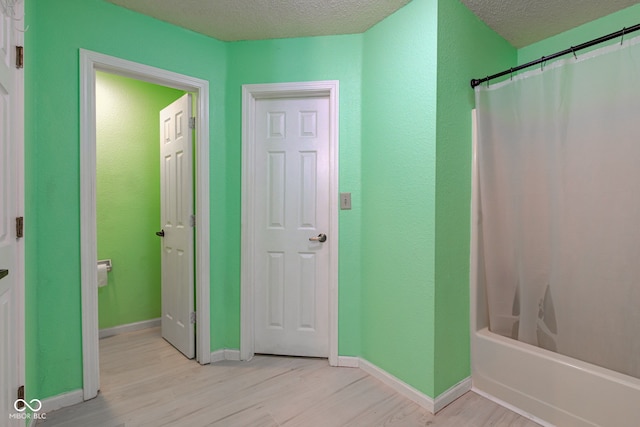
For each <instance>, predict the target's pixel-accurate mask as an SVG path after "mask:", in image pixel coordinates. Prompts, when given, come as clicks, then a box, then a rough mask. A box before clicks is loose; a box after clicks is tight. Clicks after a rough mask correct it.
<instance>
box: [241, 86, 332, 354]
mask: <svg viewBox="0 0 640 427" xmlns="http://www.w3.org/2000/svg"><path fill="white" fill-rule="evenodd" d="M255 147H256V163H255V193H254V195H253V197H254V200H255V206H256V211H255V218H254V221H255V222H254V226H255V230H256V236H255V248H254V250H255V255H254V260H255V275H254V277H255V302H254V306H255V317H254V319H255V352H256V353H269V354H281V355H291V356H312V357H328V356H329V308H328V307H329V306H328V300H329V259H330V250H331V247H330V246H329V243H328V242H327V240H328V239H335V238H337V236H332V235H330V232H329V223H330V203H329V193H330V191H329V190H330V183H329V176H330V175H329V173H330V167H329V166H330V162H329V147H330V144H329V97H328V96H325V97H313V96H312V97H309V98H289V99H286V98H285V99H260V100H258V101H257V102H256V125H255Z"/></svg>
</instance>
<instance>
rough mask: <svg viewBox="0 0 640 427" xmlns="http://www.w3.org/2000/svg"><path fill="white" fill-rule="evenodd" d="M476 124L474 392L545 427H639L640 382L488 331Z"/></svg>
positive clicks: (472, 308)
mask: <svg viewBox="0 0 640 427" xmlns="http://www.w3.org/2000/svg"><path fill="white" fill-rule="evenodd" d="M472 122H473V136H474V137H473V167H472V177H473V183H472V188H473V191H472V201H471V205H472V226H471V265H470V284H471V313H470V314H471V316H470V319H471V378H472V382H473V389H474V390H475V391H476V392H478V393H479V394H481V395H484V396H485V397H488V398H490V399H492V400H494V401H496V402H498V403H500V404H502V405H504V406H507V407H509V408H510V409H513V410H515V411H516V412H518V413H520V414H522V415H524V416H526V417H527V418H530V419H532V420H534V421H536V422H538V423H539V424H541V425H546V426H553V425H555V426H559V427H565V426H567V427H570V426H603V427H604V426H612V427H627V426H628V427H638V426H640V380H639V379H637V378H634V377H631V376H628V375H624V374H620V373H618V372H615V371H612V370H609V369H605V368H602V367H599V366H595V365H592V364H590V363H586V362H582V361H580V360H576V359H573V358H570V357H567V356H563V355H561V354H557V353H553V352H550V351H547V350H544V349H541V348H538V347H535V346H532V345H529V344H525V343H522V342H520V341H516V340H512V339H509V338H505V337H503V336H501V335H497V334H494V333H491V332H490V331H489V329H488V320H487V319H488V316H487V309H486V303H485V301H486V296H485V289H484V283H483V281H482V277H483V275H482V274H481V273H482V272H481V271H480V272H479V263H478V250H477V245H478V236H477V227H476V225H477V211H478V202H477V198H476V194H477V188H476V186H477V179H476V132H475V129H476V127H475V111H474V113H473V115H472ZM479 273H480V274H479ZM638 357H640V354H639V355H638Z"/></svg>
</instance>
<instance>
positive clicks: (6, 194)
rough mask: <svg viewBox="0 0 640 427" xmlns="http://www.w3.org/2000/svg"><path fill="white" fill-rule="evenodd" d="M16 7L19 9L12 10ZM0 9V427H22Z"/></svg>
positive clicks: (12, 81) (9, 78) (12, 165)
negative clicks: (19, 417)
mask: <svg viewBox="0 0 640 427" xmlns="http://www.w3.org/2000/svg"><path fill="white" fill-rule="evenodd" d="M16 7H18V5H16ZM16 22H17V20H14V19H13V18H12V17H10V16H7V14H6V11H5V10H3V8H0V270H2V271H0V424H2V425H8V426H18V425H24V421H23V420H19V419H17V415H20V413H19V411H24V409H22V408H19V409H18V410H16V409H15V408H14V403H15V402H16V398H17V390H18V386H19V385H20V382H21V380H22V372H23V366H24V363H23V360H22V358H23V355H24V352H23V351H22V346H23V342H24V339H23V336H22V334H24V327H23V324H22V321H23V320H22V319H23V301H22V288H21V287H22V281H23V278H22V272H21V270H22V268H21V244H20V241H19V240H18V238H17V235H16V226H15V224H16V217H18V216H20V215H21V213H20V210H21V206H20V205H21V203H20V200H22V197H21V194H20V192H21V191H22V179H21V173H22V167H21V154H20V153H21V152H22V151H21V150H22V136H21V135H22V131H21V127H22V115H23V112H22V105H23V91H22V76H21V73H22V71H21V70H17V69H16V66H15V55H14V54H13V52H15V44H16V42H15V40H14V37H15V36H16V32H15V29H14V25H15V24H16Z"/></svg>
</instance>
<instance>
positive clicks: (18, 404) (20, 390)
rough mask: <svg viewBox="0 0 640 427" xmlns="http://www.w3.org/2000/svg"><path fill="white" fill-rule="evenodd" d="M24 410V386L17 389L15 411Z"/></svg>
mask: <svg viewBox="0 0 640 427" xmlns="http://www.w3.org/2000/svg"><path fill="white" fill-rule="evenodd" d="M22 408H24V386H23V385H21V386H20V387H18V397H17V400H16V410H19V409H22Z"/></svg>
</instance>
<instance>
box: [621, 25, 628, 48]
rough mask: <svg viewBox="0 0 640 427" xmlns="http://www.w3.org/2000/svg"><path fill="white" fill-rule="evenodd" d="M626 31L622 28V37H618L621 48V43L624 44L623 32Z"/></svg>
mask: <svg viewBox="0 0 640 427" xmlns="http://www.w3.org/2000/svg"><path fill="white" fill-rule="evenodd" d="M626 29H627V27H622V37H620V46H622V43H623V42H624V32H625V30H626Z"/></svg>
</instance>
